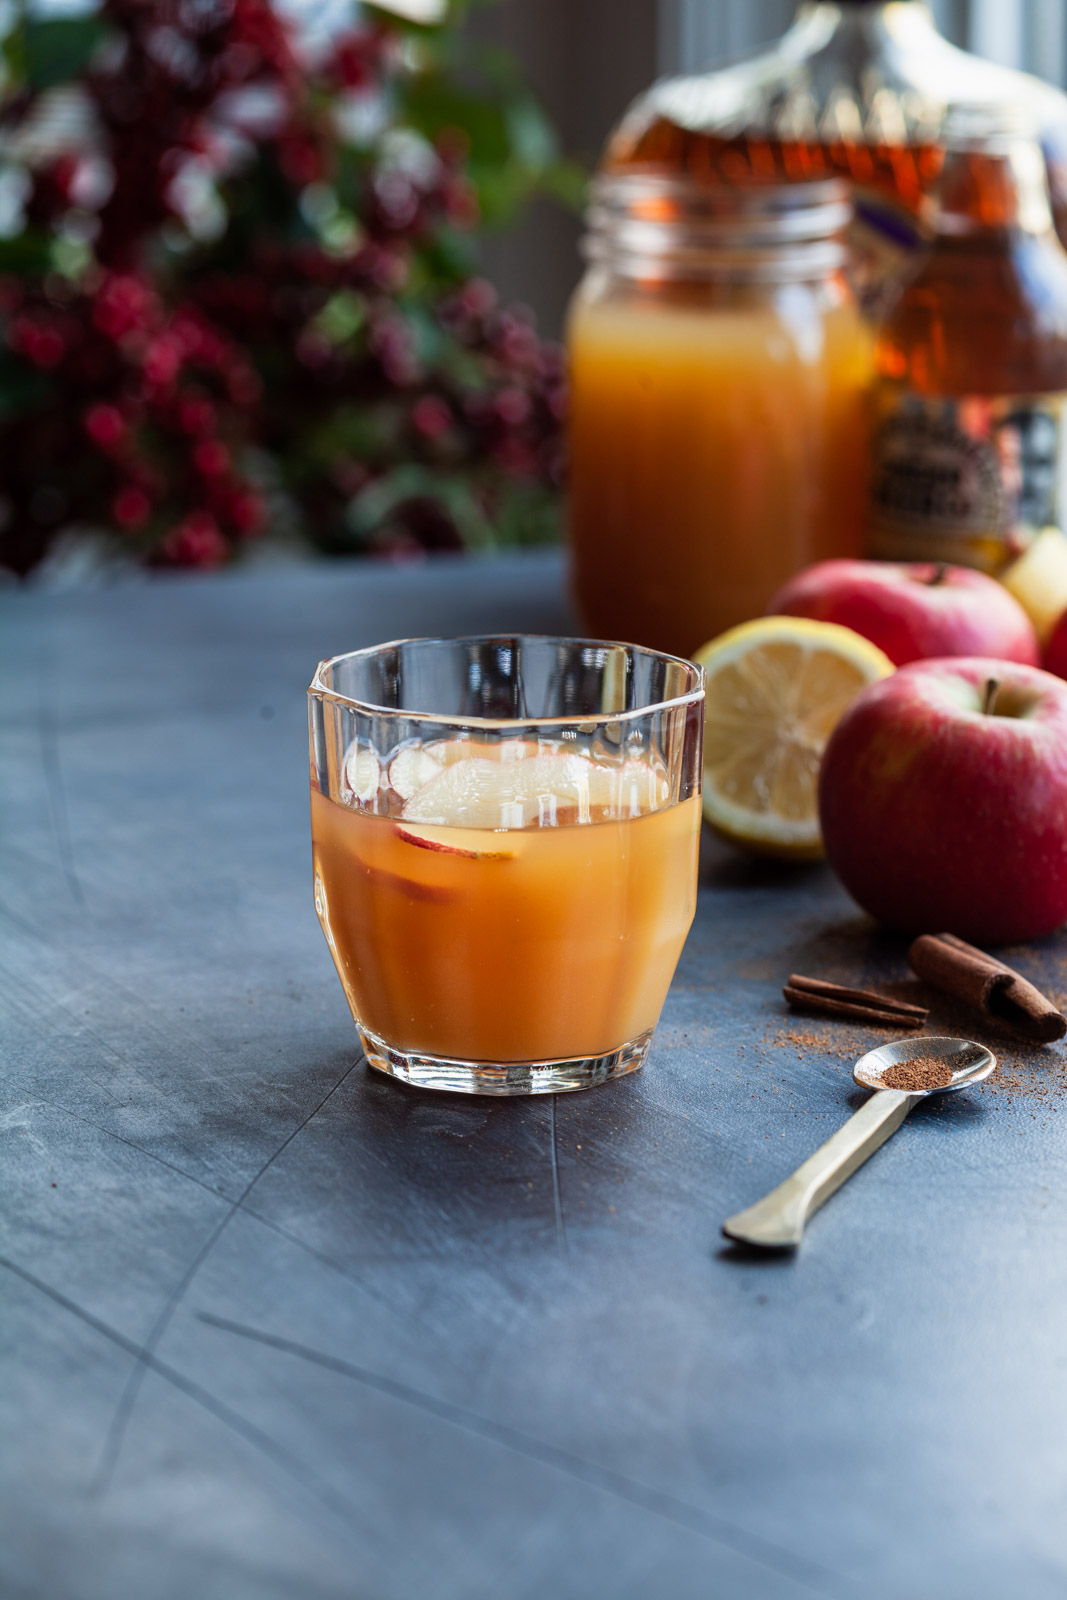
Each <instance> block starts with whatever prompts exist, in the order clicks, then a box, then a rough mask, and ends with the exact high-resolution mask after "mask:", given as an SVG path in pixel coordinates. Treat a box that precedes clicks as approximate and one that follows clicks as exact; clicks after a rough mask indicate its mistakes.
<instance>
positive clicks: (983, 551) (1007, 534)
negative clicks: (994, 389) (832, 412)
mask: <svg viewBox="0 0 1067 1600" xmlns="http://www.w3.org/2000/svg"><path fill="white" fill-rule="evenodd" d="M1065 419H1067V395H1058V394H1057V395H1004V396H989V395H968V396H950V397H945V396H935V397H931V396H927V395H918V394H914V393H912V392H910V391H908V390H902V389H900V388H897V387H896V386H895V385H893V386H890V385H888V384H887V385H885V386H884V387H883V389H882V392H881V394H880V396H879V399H878V402H877V410H876V422H875V432H874V447H873V459H872V475H871V514H870V518H869V523H868V545H867V553H868V554H869V555H872V556H877V557H880V558H882V559H888V560H891V561H948V562H956V563H959V564H960V565H963V566H970V567H981V568H982V569H983V570H984V571H986V572H998V571H1000V569H1001V568H1002V567H1003V566H1004V565H1005V564H1006V563H1007V562H1009V561H1011V560H1012V559H1013V558H1014V557H1015V556H1016V555H1018V554H1019V552H1020V551H1021V550H1024V549H1025V548H1026V546H1027V545H1028V544H1029V542H1030V540H1031V539H1032V538H1033V536H1034V534H1035V533H1036V532H1037V531H1038V529H1039V528H1043V527H1046V526H1047V525H1048V524H1049V523H1050V522H1058V521H1059V519H1060V515H1061V513H1062V511H1063V510H1064V509H1065V508H1067V440H1065Z"/></svg>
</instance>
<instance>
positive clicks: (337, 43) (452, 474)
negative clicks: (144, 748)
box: [0, 0, 583, 573]
mask: <svg viewBox="0 0 1067 1600" xmlns="http://www.w3.org/2000/svg"><path fill="white" fill-rule="evenodd" d="M396 4H397V8H398V9H397V10H393V9H389V8H386V7H385V6H384V5H383V6H381V7H372V6H367V5H364V6H356V5H354V4H348V5H345V4H339V3H331V4H330V6H329V7H327V8H326V10H322V9H317V10H316V12H315V14H314V20H311V13H310V11H309V9H308V8H306V7H303V6H295V7H294V8H293V9H291V10H287V9H284V8H283V7H282V5H281V4H278V3H273V4H272V3H269V0H101V3H99V4H96V5H91V6H89V7H87V8H85V9H83V10H81V11H79V12H76V13H72V14H62V15H55V14H48V13H43V14H42V13H39V12H36V11H35V10H34V9H33V8H32V7H31V8H21V9H14V10H12V11H10V12H9V13H8V14H7V15H6V25H5V31H4V35H3V44H2V78H0V523H2V527H0V564H3V565H4V566H6V567H7V568H9V569H10V570H12V571H15V572H17V573H26V572H29V571H30V570H32V569H33V568H34V567H35V566H36V565H37V564H38V563H39V562H40V561H41V560H42V559H43V558H44V557H45V556H46V555H47V554H48V552H49V550H50V549H52V548H53V547H54V546H55V544H56V542H57V541H64V540H67V541H69V540H71V539H72V538H73V539H77V538H79V537H81V538H92V539H95V540H96V541H98V542H99V541H101V540H104V541H108V542H110V543H111V544H113V545H115V546H117V547H119V548H121V549H122V550H124V551H127V552H129V553H130V554H133V555H135V556H136V557H137V558H138V559H141V560H144V561H146V562H148V563H150V564H153V565H198V566H213V565H218V564H220V563H222V562H224V561H226V560H228V559H230V558H231V557H232V556H233V554H234V553H235V552H236V551H238V550H239V549H240V548H241V547H242V546H243V545H244V544H245V543H246V542H247V541H248V540H250V539H252V538H255V537H259V536H262V535H264V534H273V535H274V536H282V537H286V538H289V539H293V538H301V539H307V540H310V541H312V542H313V543H314V544H315V545H317V546H318V547H319V548H320V549H323V550H326V551H331V552H348V551H353V552H355V551H376V552H384V553H392V554H398V555H403V554H408V553H414V552H417V551H418V550H421V549H459V548H464V547H473V546H487V545H491V544H494V543H517V542H531V541H542V540H547V539H551V538H554V537H555V536H556V534H557V530H558V517H559V487H560V482H561V475H562V442H561V441H562V431H561V424H562V420H563V416H564V409H565V403H566V393H565V380H564V372H563V365H562V357H561V353H560V351H559V350H558V349H557V348H556V347H554V346H552V345H549V344H546V343H545V342H544V341H542V340H541V339H540V338H539V337H538V335H537V332H536V329H535V328H534V326H533V321H532V318H531V316H530V314H529V313H528V312H526V311H525V310H524V309H523V308H522V307H506V306H501V305H499V304H498V302H497V298H496V295H495V293H494V291H493V289H492V288H491V286H490V285H489V284H488V283H487V282H485V281H484V279H482V278H481V277H479V276H478V274H477V271H476V260H477V256H476V245H477V241H478V238H479V235H480V234H481V233H482V232H483V231H484V230H485V229H494V228H495V229H499V228H503V227H507V226H508V224H509V223H511V222H512V221H513V219H514V218H515V217H516V216H517V214H518V213H519V212H520V211H521V210H522V208H523V207H524V206H525V205H526V204H527V202H528V201H529V200H531V199H532V198H533V197H535V196H541V195H550V196H552V197H553V198H554V199H556V200H557V201H559V202H560V203H561V204H562V205H565V206H575V205H577V204H578V202H579V199H580V195H581V191H582V185H583V174H582V172H581V171H580V170H579V169H578V168H577V167H576V166H575V165H574V164H573V163H571V162H568V161H567V160H565V159H563V157H562V156H561V153H560V150H559V147H558V141H557V138H556V136H555V133H554V131H553V128H552V126H551V124H550V122H549V120H548V119H547V117H546V115H545V113H544V112H543V110H542V108H541V106H540V105H539V103H538V101H537V99H536V97H535V96H534V95H533V94H532V93H531V92H530V90H529V88H528V87H527V86H526V84H525V83H524V81H523V77H522V74H521V72H520V71H519V68H518V66H517V64H516V63H515V61H514V60H513V59H512V58H511V57H510V56H509V55H508V54H507V53H506V52H503V51H501V50H499V49H495V48H491V47H489V46H487V45H485V44H479V43H477V42H476V41H474V40H473V39H472V38H471V37H470V36H469V35H468V33H467V32H466V31H465V29H464V22H465V20H466V13H467V10H468V5H467V3H465V0H452V3H450V4H444V3H442V4H440V5H436V4H434V3H433V0H396ZM401 10H403V11H405V12H407V13H408V14H407V15H402V14H399V13H400V11H401ZM420 12H421V13H422V15H423V16H424V17H425V15H426V13H427V12H429V14H430V16H429V20H418V15H419V13H420Z"/></svg>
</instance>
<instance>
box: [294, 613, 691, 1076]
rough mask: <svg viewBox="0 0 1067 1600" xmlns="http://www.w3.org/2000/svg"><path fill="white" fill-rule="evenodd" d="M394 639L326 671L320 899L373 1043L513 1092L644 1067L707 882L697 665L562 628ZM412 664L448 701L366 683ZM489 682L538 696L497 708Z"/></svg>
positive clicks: (320, 695) (430, 1068)
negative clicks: (579, 638) (546, 633)
mask: <svg viewBox="0 0 1067 1600" xmlns="http://www.w3.org/2000/svg"><path fill="white" fill-rule="evenodd" d="M383 651H384V652H386V655H385V657H384V658H383V657H382V655H381V654H380V653H378V652H359V653H358V654H357V655H356V656H350V657H343V658H340V660H339V661H334V662H330V663H324V665H323V667H321V668H320V669H319V673H318V674H317V675H316V682H315V684H313V686H312V691H311V700H312V736H313V738H312V750H313V768H312V795H311V818H312V839H313V850H314V864H315V896H316V908H317V910H318V914H319V918H320V921H321V923H322V927H323V931H324V933H325V935H326V939H327V942H328V944H329V946H330V949H331V952H332V954H333V958H334V962H335V964H336V967H337V971H338V974H339V976H340V979H341V982H342V985H343V986H344V990H345V994H346V996H347V998H348V1002H349V1005H350V1007H351V1010H352V1014H353V1016H354V1018H355V1020H356V1024H357V1027H358V1029H359V1031H360V1035H361V1038H362V1040H363V1044H364V1048H365V1050H366V1052H367V1056H368V1060H369V1061H370V1062H371V1064H372V1065H373V1066H376V1067H379V1068H380V1069H382V1070H384V1071H387V1072H391V1073H393V1074H394V1075H396V1076H399V1077H403V1078H405V1079H407V1080H408V1081H409V1082H415V1083H420V1084H424V1085H426V1086H433V1087H441V1088H453V1089H455V1088H460V1089H467V1090H469V1091H471V1092H478V1093H503V1094H507V1093H536V1092H539V1091H543V1090H544V1091H547V1090H558V1089H569V1088H582V1087H585V1086H587V1085H589V1084H592V1083H597V1082H601V1081H603V1080H604V1079H606V1078H608V1077H613V1076H617V1075H619V1074H620V1073H623V1072H627V1071H632V1070H634V1069H635V1068H636V1067H638V1066H640V1065H641V1064H642V1062H643V1060H644V1057H645V1054H646V1052H647V1049H648V1044H649V1041H650V1039H651V1036H652V1032H653V1030H654V1028H655V1025H656V1021H657V1019H658V1017H659V1013H660V1010H661V1008H662V1005H663V1001H664V998H665V996H666V993H667V989H668V986H669V984H670V981H671V977H672V975H673V973H674V968H675V965H676V963H677V960H678V956H679V954H680V952H681V948H682V945H683V943H684V941H685V937H686V934H687V932H688V929H689V925H690V923H691V921H692V917H693V911H694V906H695V894H696V855H697V842H698V835H699V827H700V798H699V773H700V763H699V747H700V722H701V716H702V703H701V687H700V680H699V674H698V672H697V670H696V669H694V668H693V667H691V666H690V665H689V664H688V663H684V662H677V661H674V660H673V659H672V658H669V657H662V656H657V655H655V654H654V653H653V652H649V651H637V650H628V649H627V648H626V647H625V646H618V645H602V644H584V643H581V642H578V643H576V642H573V641H564V640H541V639H537V640H530V639H521V640H474V641H413V642H411V643H409V644H404V645H397V646H386V647H383ZM390 653H391V654H390ZM435 653H436V654H437V655H438V656H440V657H441V658H442V660H443V661H448V662H449V663H450V667H449V670H448V671H445V670H443V667H442V668H441V671H440V677H441V684H440V687H439V688H438V689H436V690H434V689H433V688H429V687H427V684H426V681H425V680H426V677H427V673H428V672H429V673H430V675H431V676H432V671H431V668H432V663H433V658H434V655H435ZM405 658H406V659H405ZM461 658H462V659H461ZM383 659H384V661H385V663H386V664H385V665H384V666H383ZM405 667H406V668H407V671H406V672H405ZM372 680H373V681H372ZM342 681H343V682H344V683H345V687H346V688H347V689H348V691H349V693H348V694H347V695H342V694H338V693H337V692H336V688H334V687H333V686H334V685H336V684H338V683H340V682H342ZM405 681H407V682H408V683H409V685H410V684H414V685H417V686H418V687H417V688H416V690H415V691H413V696H412V697H413V698H414V699H417V700H418V701H419V702H420V703H426V704H429V705H431V708H432V709H431V711H430V712H429V713H428V714H427V713H416V712H415V708H414V706H407V705H404V704H398V705H394V706H388V707H385V706H380V705H379V706H377V707H375V706H374V704H373V702H372V701H370V700H369V699H363V698H362V697H363V696H365V695H366V696H370V695H379V696H381V697H382V698H383V699H389V698H394V699H397V700H400V701H403V700H404V698H405V694H404V690H403V684H404V683H405ZM487 688H488V689H489V697H490V699H491V701H492V704H493V706H494V708H499V709H503V706H502V700H503V701H505V702H506V701H507V700H508V699H509V698H510V699H511V700H512V702H513V704H514V709H515V710H516V711H520V710H525V711H526V712H527V713H529V712H530V711H531V710H533V711H534V713H535V715H534V716H533V717H531V716H529V715H526V716H518V715H516V716H506V715H505V716H501V715H499V714H498V715H496V716H489V717H479V716H478V715H477V710H478V709H482V708H483V706H484V705H485V702H486V692H487ZM331 690H332V692H331ZM642 702H643V703H642Z"/></svg>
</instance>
